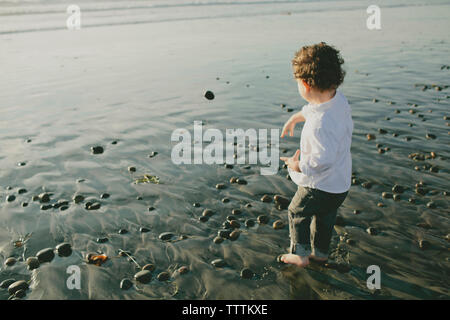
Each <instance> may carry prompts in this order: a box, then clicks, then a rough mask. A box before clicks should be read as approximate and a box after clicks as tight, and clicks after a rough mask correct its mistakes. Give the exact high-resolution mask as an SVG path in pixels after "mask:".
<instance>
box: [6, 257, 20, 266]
mask: <svg viewBox="0 0 450 320" xmlns="http://www.w3.org/2000/svg"><path fill="white" fill-rule="evenodd" d="M16 262H17V259H16V258H14V257H10V258H8V259H6V260H5V265H7V266H9V267H10V266H13V265H14V264H15V263H16Z"/></svg>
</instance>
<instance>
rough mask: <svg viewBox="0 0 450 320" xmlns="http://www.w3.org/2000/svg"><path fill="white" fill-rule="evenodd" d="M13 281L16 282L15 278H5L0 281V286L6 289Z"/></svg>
mask: <svg viewBox="0 0 450 320" xmlns="http://www.w3.org/2000/svg"><path fill="white" fill-rule="evenodd" d="M14 282H16V280H15V279H6V280H3V281H2V282H0V288H2V289H6V288H8V287H9V286H10V285H12V284H13V283H14Z"/></svg>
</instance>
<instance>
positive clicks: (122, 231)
mask: <svg viewBox="0 0 450 320" xmlns="http://www.w3.org/2000/svg"><path fill="white" fill-rule="evenodd" d="M117 233H118V234H126V233H128V230H127V229H119V231H117Z"/></svg>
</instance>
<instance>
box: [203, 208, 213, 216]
mask: <svg viewBox="0 0 450 320" xmlns="http://www.w3.org/2000/svg"><path fill="white" fill-rule="evenodd" d="M213 214H214V211H212V210H211V209H205V210H203V212H202V216H204V217H211V216H212V215H213Z"/></svg>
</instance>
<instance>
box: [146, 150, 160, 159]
mask: <svg viewBox="0 0 450 320" xmlns="http://www.w3.org/2000/svg"><path fill="white" fill-rule="evenodd" d="M157 155H158V152H156V151H153V152H152V153H150V154H149V155H148V157H149V158H154V157H156V156H157Z"/></svg>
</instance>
